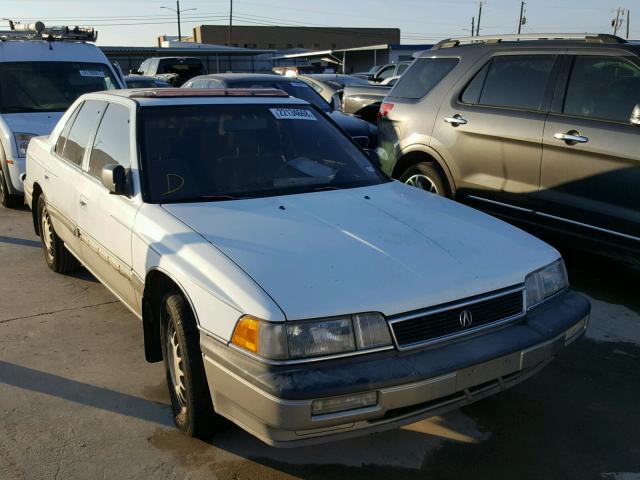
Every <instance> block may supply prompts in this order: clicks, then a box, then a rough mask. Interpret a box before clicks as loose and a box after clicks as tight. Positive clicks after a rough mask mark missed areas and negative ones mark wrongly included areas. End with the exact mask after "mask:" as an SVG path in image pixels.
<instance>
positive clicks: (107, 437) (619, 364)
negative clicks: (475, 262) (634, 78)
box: [0, 209, 640, 480]
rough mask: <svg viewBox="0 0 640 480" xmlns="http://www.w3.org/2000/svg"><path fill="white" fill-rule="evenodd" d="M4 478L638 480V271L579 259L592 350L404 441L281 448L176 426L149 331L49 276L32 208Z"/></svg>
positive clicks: (5, 307)
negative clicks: (192, 434) (146, 341)
mask: <svg viewBox="0 0 640 480" xmlns="http://www.w3.org/2000/svg"><path fill="white" fill-rule="evenodd" d="M0 262H1V265H2V266H1V269H0V298H1V299H2V302H1V304H0V305H1V308H0V479H2V480H16V479H88V478H91V479H94V478H104V479H123V478H127V479H148V478H157V479H174V478H175V479H215V478H218V479H234V480H244V479H261V480H262V479H289V478H313V479H316V478H317V479H324V478H349V479H366V480H375V479H389V478H402V479H413V478H415V479H418V478H420V479H422V478H444V479H448V478H451V479H460V478H471V477H473V478H475V479H492V480H493V479H501V478H504V479H512V478H519V479H540V478H545V479H555V478H557V479H566V478H568V479H574V478H575V479H580V480H583V479H588V478H594V479H610V480H640V435H638V433H637V430H638V428H637V427H638V425H640V403H639V402H638V398H640V381H638V380H639V378H640V377H639V376H638V367H639V366H640V298H639V297H638V295H637V285H638V280H640V270H638V269H632V268H627V267H625V266H622V265H618V264H615V263H612V262H610V261H607V260H598V259H593V258H591V257H586V256H584V255H579V254H574V253H573V252H570V254H569V256H568V266H569V271H570V276H571V280H572V284H573V286H574V288H576V289H577V290H579V291H582V292H584V293H586V294H587V295H589V296H590V297H591V298H592V300H593V315H592V325H591V328H590V331H589V338H587V339H584V340H582V341H580V342H578V343H577V344H575V345H574V346H573V347H572V348H571V349H570V350H569V351H567V352H566V353H565V355H563V356H562V357H560V358H559V359H557V360H556V361H555V362H553V363H552V364H551V365H550V366H549V367H547V368H546V369H545V370H543V371H542V372H541V373H539V374H538V375H537V376H535V377H534V378H532V379H531V380H529V381H527V382H525V383H523V384H521V385H519V386H517V387H515V388H514V389H512V390H509V391H507V392H504V393H502V394H500V395H498V396H496V397H493V398H489V399H486V400H484V401H481V402H479V403H477V404H475V405H471V406H469V407H465V408H463V409H462V410H459V411H455V412H452V413H450V414H447V415H445V416H442V417H436V418H433V419H430V420H428V421H423V422H419V423H416V424H414V425H410V426H407V427H405V428H403V429H401V430H397V431H392V432H386V433H383V434H379V435H374V436H369V437H362V438H357V439H355V440H349V441H343V442H337V443H330V444H326V445H320V446H314V447H306V448H298V449H287V450H277V449H274V448H271V447H268V446H266V445H264V444H262V443H261V442H260V441H258V440H256V439H254V438H253V437H251V436H250V435H248V434H246V433H244V432H243V431H242V430H240V429H239V428H237V427H235V426H234V425H225V426H223V427H222V429H221V431H220V432H219V433H218V434H217V435H216V436H215V437H213V438H212V439H211V440H210V441H208V442H203V441H200V440H193V439H188V438H186V437H184V436H183V435H181V434H180V433H179V432H178V431H177V430H176V429H175V428H174V427H173V424H172V420H171V414H170V409H169V399H168V393H167V388H166V385H165V379H164V371H163V368H162V365H161V364H148V363H146V362H145V360H144V351H143V345H142V328H141V325H140V323H139V321H138V320H136V319H135V318H134V316H133V315H132V314H131V313H130V312H129V311H128V310H127V309H126V308H125V307H124V306H123V305H121V304H120V303H119V302H117V301H116V300H115V298H114V297H113V296H112V295H111V294H110V293H109V292H108V291H107V290H106V289H105V288H104V287H103V286H101V285H100V284H99V283H98V282H96V280H95V279H94V278H93V277H92V276H91V275H89V274H88V273H87V272H85V271H81V272H79V273H77V274H74V275H71V276H62V275H57V274H55V273H53V272H51V271H49V270H48V269H47V267H46V265H45V263H44V260H43V258H42V252H41V250H40V246H39V241H38V238H37V237H35V235H34V234H33V227H32V224H31V217H30V213H29V212H28V211H27V210H6V209H0Z"/></svg>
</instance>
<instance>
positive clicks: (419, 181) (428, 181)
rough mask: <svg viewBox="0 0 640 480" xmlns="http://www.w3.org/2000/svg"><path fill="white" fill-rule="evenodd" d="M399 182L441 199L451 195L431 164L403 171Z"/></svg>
mask: <svg viewBox="0 0 640 480" xmlns="http://www.w3.org/2000/svg"><path fill="white" fill-rule="evenodd" d="M399 180H400V181H401V182H402V183H406V184H407V185H411V186H412V187H416V188H420V189H422V190H425V191H427V192H431V193H434V194H436V195H440V196H442V197H449V196H450V195H451V190H450V189H449V186H448V185H447V182H446V180H445V179H444V178H443V176H442V174H441V173H440V171H439V170H438V168H437V167H436V166H435V165H434V164H433V163H428V162H422V163H417V164H415V165H412V166H411V167H409V168H407V169H406V170H405V171H404V173H403V174H402V175H401V176H400V179H399Z"/></svg>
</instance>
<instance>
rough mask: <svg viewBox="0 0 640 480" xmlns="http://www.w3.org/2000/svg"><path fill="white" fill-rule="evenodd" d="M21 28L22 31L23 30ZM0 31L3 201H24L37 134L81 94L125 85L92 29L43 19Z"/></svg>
mask: <svg viewBox="0 0 640 480" xmlns="http://www.w3.org/2000/svg"><path fill="white" fill-rule="evenodd" d="M18 27H22V30H18V29H17V28H18ZM15 28H16V29H15V30H9V31H1V32H0V204H1V205H3V206H6V207H17V206H20V205H22V204H23V186H22V176H23V174H24V170H25V155H26V151H27V146H28V144H29V141H30V140H31V138H32V137H34V136H37V135H47V134H49V132H51V130H52V129H53V127H54V126H55V124H56V123H57V122H58V120H60V117H61V116H62V114H63V113H64V112H65V110H66V109H67V108H68V107H69V105H71V104H72V103H73V102H74V101H75V100H76V99H77V98H78V97H79V96H80V95H82V94H83V93H88V92H95V91H98V90H109V89H114V88H123V87H124V85H123V83H122V79H121V78H120V76H119V75H118V74H117V72H116V71H115V70H114V69H113V67H112V65H111V64H110V63H109V60H107V57H105V55H104V53H102V50H100V49H99V48H98V47H96V46H95V45H93V44H91V43H87V42H91V41H94V40H95V38H96V32H95V31H94V30H93V29H90V28H78V27H75V28H70V27H52V28H46V27H45V26H44V24H43V23H42V22H36V23H33V24H27V25H15Z"/></svg>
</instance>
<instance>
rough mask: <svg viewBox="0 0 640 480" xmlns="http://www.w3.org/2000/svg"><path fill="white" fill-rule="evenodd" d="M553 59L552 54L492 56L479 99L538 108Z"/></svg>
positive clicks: (507, 105) (487, 103) (512, 106)
mask: <svg viewBox="0 0 640 480" xmlns="http://www.w3.org/2000/svg"><path fill="white" fill-rule="evenodd" d="M554 61H555V56H554V55H505V56H498V57H494V59H493V60H492V62H491V65H490V66H489V71H488V72H487V77H486V79H485V81H484V86H483V88H482V92H481V94H480V101H479V102H478V103H480V104H481V105H490V106H496V107H507V108H518V109H523V110H540V108H541V103H542V99H543V97H544V93H545V90H546V88H547V81H548V80H549V77H550V75H551V69H552V68H553V63H554Z"/></svg>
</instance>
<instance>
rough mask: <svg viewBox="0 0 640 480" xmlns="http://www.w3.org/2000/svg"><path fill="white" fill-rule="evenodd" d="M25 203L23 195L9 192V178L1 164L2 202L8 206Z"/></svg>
mask: <svg viewBox="0 0 640 480" xmlns="http://www.w3.org/2000/svg"><path fill="white" fill-rule="evenodd" d="M23 203H24V197H23V196H22V195H12V194H10V193H9V187H8V186H7V180H6V178H5V176H4V172H3V171H2V166H0V204H1V205H2V206H3V207H7V208H17V207H20V206H22V204H23Z"/></svg>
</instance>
